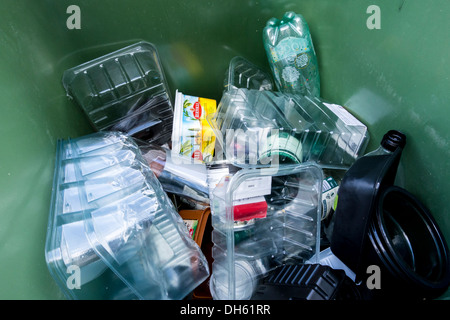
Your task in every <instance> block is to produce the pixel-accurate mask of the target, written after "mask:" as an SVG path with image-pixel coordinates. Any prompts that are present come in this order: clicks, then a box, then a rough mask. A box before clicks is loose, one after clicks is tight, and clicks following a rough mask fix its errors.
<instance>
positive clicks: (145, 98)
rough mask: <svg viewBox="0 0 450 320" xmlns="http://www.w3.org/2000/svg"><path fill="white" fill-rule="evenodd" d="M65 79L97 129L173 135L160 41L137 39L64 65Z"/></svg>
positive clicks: (147, 136) (160, 138)
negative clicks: (121, 46)
mask: <svg viewBox="0 0 450 320" xmlns="http://www.w3.org/2000/svg"><path fill="white" fill-rule="evenodd" d="M62 81H63V85H64V88H65V89H66V92H67V95H68V96H69V97H72V98H73V99H74V100H75V101H76V102H77V103H78V104H79V105H80V107H81V108H82V109H83V111H84V112H85V113H86V115H87V117H88V119H89V120H90V122H91V124H92V126H93V127H94V128H95V129H96V130H99V131H102V130H103V131H106V130H114V131H121V132H125V133H127V134H129V135H133V136H135V137H139V138H140V139H143V140H147V141H149V142H155V143H159V144H164V143H165V142H167V141H169V140H170V137H171V134H172V131H171V130H172V123H173V106H172V101H171V95H170V91H169V90H168V85H167V82H166V78H165V75H164V70H163V68H162V65H161V62H160V60H159V55H158V52H157V50H156V47H155V46H154V45H153V44H151V43H148V42H144V41H141V42H138V43H136V44H133V45H130V46H127V47H125V48H123V49H120V50H117V51H114V52H112V53H109V54H107V55H105V56H102V57H99V58H97V59H94V60H92V61H89V62H86V63H83V64H81V65H79V66H76V67H73V68H71V69H69V70H66V71H65V72H64V75H63V80H62Z"/></svg>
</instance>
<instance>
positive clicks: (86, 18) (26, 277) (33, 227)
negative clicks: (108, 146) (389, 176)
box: [0, 0, 450, 299]
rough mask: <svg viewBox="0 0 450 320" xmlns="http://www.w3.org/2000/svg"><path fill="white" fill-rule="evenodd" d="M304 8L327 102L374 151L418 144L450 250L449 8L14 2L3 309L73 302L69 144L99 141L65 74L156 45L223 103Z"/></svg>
mask: <svg viewBox="0 0 450 320" xmlns="http://www.w3.org/2000/svg"><path fill="white" fill-rule="evenodd" d="M70 5H77V6H78V7H79V8H80V18H81V20H80V22H81V24H80V26H81V29H69V28H68V27H67V20H68V19H70V17H71V14H72V13H71V12H70V11H69V13H67V8H68V7H69V6H70ZM370 5H377V6H378V7H379V8H380V12H379V13H380V15H379V17H380V20H379V21H380V27H381V28H380V29H369V28H368V26H367V20H368V19H369V22H370V21H371V20H370V19H371V16H372V14H373V12H370V10H369V13H367V11H368V10H367V9H368V7H369V6H370ZM290 10H292V11H295V12H299V13H302V14H303V15H304V17H305V18H306V20H307V21H308V23H309V25H310V29H311V32H312V37H313V41H314V44H315V48H316V52H317V55H318V60H319V65H320V75H321V85H322V92H321V95H322V97H324V98H325V99H328V100H330V101H332V102H334V103H338V104H342V105H345V106H346V107H347V108H348V109H349V110H350V112H352V113H353V114H354V115H355V116H356V117H357V118H359V119H360V120H361V121H363V122H364V123H365V124H366V125H367V126H368V128H369V132H370V135H371V140H370V144H369V146H368V149H367V151H370V150H372V149H374V148H375V147H376V146H377V145H378V143H379V141H380V139H381V137H382V135H383V134H384V133H385V132H386V131H387V130H389V129H399V130H402V131H404V132H405V133H406V134H407V137H408V142H407V146H406V149H405V151H404V154H403V156H402V160H403V161H404V163H405V169H406V174H407V184H406V188H407V189H408V190H409V191H410V192H412V193H413V194H415V195H417V196H418V198H419V199H420V200H422V201H423V202H424V203H425V204H426V205H427V206H428V207H429V209H430V210H431V211H432V213H433V214H434V217H435V218H436V220H437V222H438V223H439V225H440V227H441V229H442V230H443V231H444V233H445V236H446V238H447V241H448V239H450V218H449V214H450V207H449V199H450V162H449V161H448V158H449V155H450V148H449V141H450V139H449V138H450V133H449V132H450V130H449V120H450V118H449V116H450V111H449V109H448V103H449V102H450V90H449V89H450V88H449V74H450V61H449V56H450V42H449V41H448V35H449V34H448V30H450V20H449V19H448V12H449V11H450V2H449V1H448V0H433V1H432V2H431V1H425V0H359V1H354V0H339V1H336V0H302V1H300V0H297V1H288V0H277V1H275V0H274V1H269V0H248V1H242V0H228V1H217V0H209V1H205V0H189V1H173V0H146V1H123V0H108V1H106V0H96V1H92V0H89V1H87V0H86V1H75V0H71V1H65V0H29V1H24V0H3V1H1V3H0V15H1V19H0V110H1V117H0V133H1V134H0V139H1V144H0V145H1V151H0V154H1V157H0V190H1V197H0V298H1V299H62V298H64V297H63V295H62V293H61V291H60V290H59V288H58V287H57V286H56V284H55V282H54V281H53V279H52V278H51V277H50V274H49V272H48V270H47V266H46V263H45V258H44V245H45V237H46V232H47V219H48V214H49V206H50V194H51V183H52V179H53V168H54V156H55V146H56V139H57V138H67V137H76V136H81V135H84V134H87V133H89V132H92V129H91V128H90V127H89V125H88V122H87V120H86V118H85V116H84V114H83V113H82V112H81V109H80V108H79V107H78V106H77V105H75V103H74V102H72V101H69V100H68V99H67V97H66V95H65V91H64V89H63V87H62V84H61V77H62V74H63V71H64V70H66V69H68V68H70V67H73V66H76V65H78V64H80V63H82V62H85V61H88V60H91V59H93V58H96V57H98V56H101V55H103V54H106V53H109V52H111V51H114V50H116V49H119V48H121V47H124V46H126V45H128V44H131V43H134V42H136V41H138V40H146V41H149V42H152V43H153V44H155V45H156V47H157V49H158V51H159V53H160V56H161V59H162V63H163V67H164V69H165V72H166V75H167V78H168V81H169V85H170V88H171V91H172V93H174V92H175V90H176V89H179V90H180V91H182V92H184V93H187V94H192V95H197V96H203V97H208V98H215V99H217V100H220V97H221V92H222V89H223V87H222V85H223V79H224V75H225V70H226V68H227V66H228V63H229V61H230V59H231V58H232V57H234V56H236V55H241V56H243V57H245V58H247V59H249V60H251V61H252V62H254V63H255V64H258V65H260V66H262V67H264V68H266V69H268V63H267V59H266V55H265V52H264V49H263V44H262V30H263V28H264V26H265V23H266V21H267V20H268V19H269V18H271V17H279V18H281V17H282V15H283V14H284V12H286V11H290ZM69 22H70V21H69ZM449 297H450V293H449V292H448V291H447V293H446V294H444V295H443V296H442V297H441V298H442V299H444V298H449Z"/></svg>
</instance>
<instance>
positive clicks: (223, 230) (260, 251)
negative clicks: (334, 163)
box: [210, 164, 323, 300]
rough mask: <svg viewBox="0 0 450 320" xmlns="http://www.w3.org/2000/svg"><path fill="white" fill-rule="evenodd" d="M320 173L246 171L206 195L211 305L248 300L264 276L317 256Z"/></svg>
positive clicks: (290, 168)
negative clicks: (209, 220) (209, 214)
mask: <svg viewBox="0 0 450 320" xmlns="http://www.w3.org/2000/svg"><path fill="white" fill-rule="evenodd" d="M322 179H323V174H322V170H321V169H320V168H319V167H318V166H317V165H315V164H300V165H283V166H279V167H278V168H276V167H265V168H264V167H252V168H244V169H241V170H238V171H237V172H236V173H234V174H233V173H231V174H227V175H225V176H224V177H223V178H222V180H221V181H220V182H218V183H217V186H216V188H214V190H213V191H212V194H211V195H210V197H211V211H212V225H213V228H214V230H213V235H212V236H213V237H212V239H213V243H214V246H213V259H214V262H213V267H212V275H211V278H210V289H211V294H212V296H213V298H214V299H238V300H240V299H250V298H251V297H252V295H253V294H254V290H255V288H256V287H257V285H258V281H259V280H261V279H262V278H263V277H264V276H265V275H267V274H268V272H269V271H271V270H273V269H274V268H276V267H277V266H280V265H284V264H298V263H304V262H306V261H309V262H311V261H312V260H314V257H317V256H318V253H319V247H320V246H319V245H320V243H319V238H320V214H321V206H320V201H321V196H320V194H321V185H322Z"/></svg>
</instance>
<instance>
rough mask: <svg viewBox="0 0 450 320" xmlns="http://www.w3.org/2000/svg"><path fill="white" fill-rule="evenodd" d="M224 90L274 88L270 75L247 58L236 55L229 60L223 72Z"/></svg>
mask: <svg viewBox="0 0 450 320" xmlns="http://www.w3.org/2000/svg"><path fill="white" fill-rule="evenodd" d="M224 86H225V90H230V89H236V88H245V89H255V90H274V89H275V85H274V84H273V80H272V77H271V76H270V74H269V73H267V72H265V71H264V70H262V69H261V68H260V67H258V66H256V65H255V64H253V63H252V62H250V61H248V60H247V59H245V58H243V57H241V56H236V57H234V58H233V59H231V61H230V65H229V67H228V69H227V71H226V73H225V81H224Z"/></svg>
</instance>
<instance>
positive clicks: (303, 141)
mask: <svg viewBox="0 0 450 320" xmlns="http://www.w3.org/2000/svg"><path fill="white" fill-rule="evenodd" d="M208 121H209V123H210V125H211V127H212V128H213V130H214V133H215V135H216V141H217V142H218V143H219V144H220V146H221V149H222V150H223V152H224V157H225V159H227V160H228V161H231V162H233V163H236V164H239V165H247V164H249V165H255V164H256V165H259V164H262V165H266V164H269V163H270V164H272V165H274V164H281V163H303V162H307V161H315V162H316V163H317V164H318V165H319V166H321V167H323V168H336V169H345V168H348V167H350V166H351V165H352V163H353V162H354V161H355V160H356V159H357V158H358V157H359V156H360V155H362V154H363V153H364V150H365V148H366V146H367V143H368V140H369V136H368V132H367V127H366V126H365V125H364V124H362V123H361V122H360V121H359V120H358V119H356V118H355V117H354V116H353V115H351V114H350V113H349V112H348V111H347V110H345V108H344V107H342V106H339V105H335V104H329V103H326V102H325V101H323V100H321V99H319V98H312V97H308V96H301V95H292V94H285V93H280V92H275V91H267V90H262V91H260V90H248V89H232V90H229V91H226V92H224V95H223V96H222V99H221V101H220V103H219V105H218V110H217V112H216V113H214V114H212V115H210V117H209V119H208ZM216 145H217V144H216ZM216 151H217V148H216ZM216 156H217V154H216Z"/></svg>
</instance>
